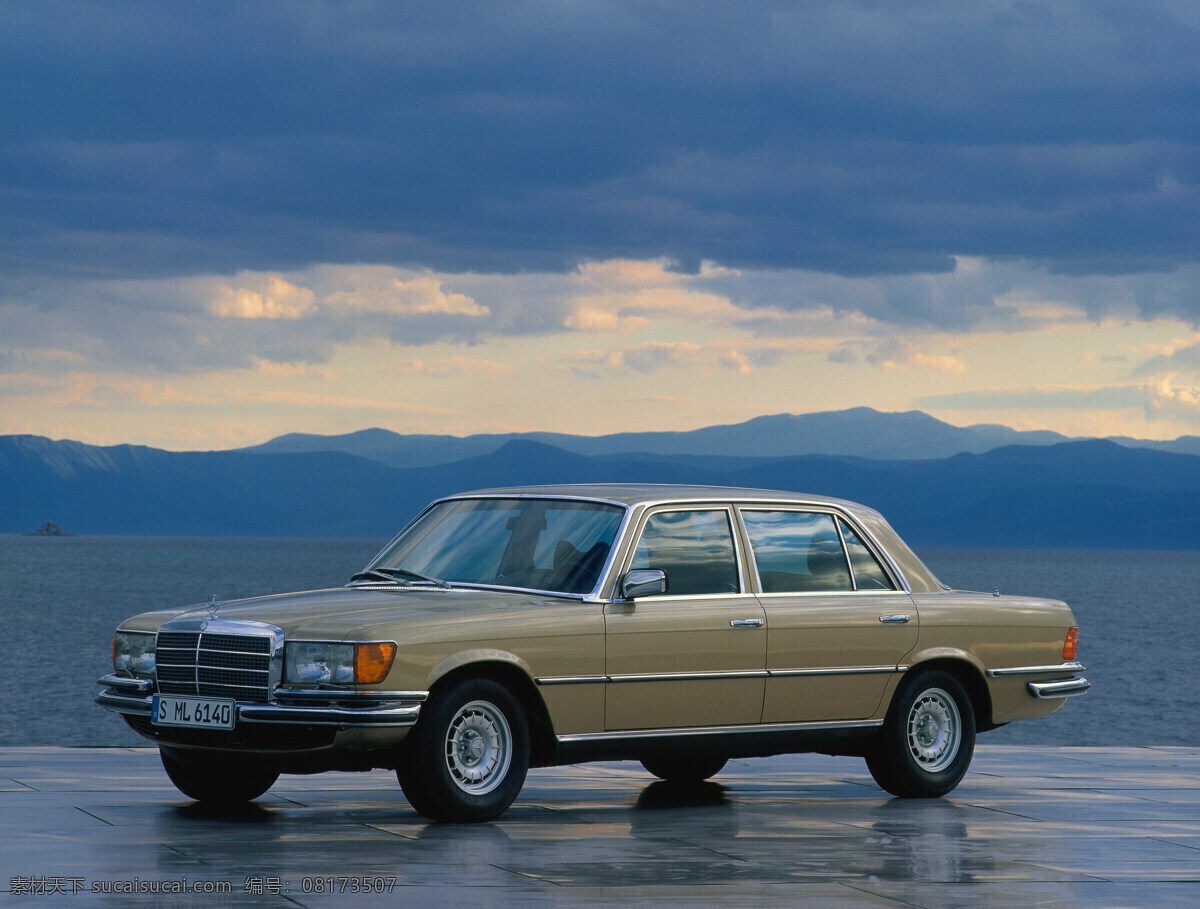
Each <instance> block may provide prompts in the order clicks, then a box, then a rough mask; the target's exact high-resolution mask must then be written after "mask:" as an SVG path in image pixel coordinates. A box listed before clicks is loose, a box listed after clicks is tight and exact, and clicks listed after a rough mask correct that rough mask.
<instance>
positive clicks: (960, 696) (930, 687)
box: [867, 670, 975, 798]
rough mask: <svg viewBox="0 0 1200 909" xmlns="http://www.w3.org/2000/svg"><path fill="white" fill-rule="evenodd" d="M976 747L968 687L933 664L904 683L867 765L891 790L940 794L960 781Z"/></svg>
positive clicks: (904, 793) (903, 794) (916, 794)
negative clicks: (933, 666)
mask: <svg viewBox="0 0 1200 909" xmlns="http://www.w3.org/2000/svg"><path fill="white" fill-rule="evenodd" d="M974 750H975V712H974V710H973V709H972V707H971V699H970V697H969V696H968V695H967V692H966V689H965V688H964V687H963V685H962V683H961V682H959V681H958V679H956V678H955V677H954V676H952V675H950V673H948V672H943V671H941V670H929V671H925V672H918V673H917V674H915V675H912V676H909V677H908V678H906V679H905V680H904V681H903V682H901V683H900V687H899V688H898V689H897V690H896V694H895V697H893V698H892V704H891V707H889V708H888V713H887V718H886V719H885V720H884V723H883V729H882V730H881V732H880V735H879V738H878V740H877V741H876V743H875V745H874V747H873V748H871V749H870V750H869V751H868V752H867V768H868V769H869V770H870V771H871V776H872V777H874V778H875V782H876V783H878V784H879V786H880V787H881V788H882V789H885V790H886V791H888V792H890V793H891V794H892V795H895V796H899V797H900V798H938V797H939V796H943V795H945V794H946V793H947V792H950V791H951V790H952V789H954V787H955V786H957V785H958V783H959V781H960V780H961V779H962V778H963V775H964V774H966V772H967V767H969V766H970V764H971V755H972V754H973V752H974Z"/></svg>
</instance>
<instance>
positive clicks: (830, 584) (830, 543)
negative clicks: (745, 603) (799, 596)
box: [742, 511, 854, 593]
mask: <svg viewBox="0 0 1200 909" xmlns="http://www.w3.org/2000/svg"><path fill="white" fill-rule="evenodd" d="M742 523H743V524H744V525H745V527H746V533H747V534H748V535H749V537H750V545H751V548H752V549H753V550H754V560H755V562H756V563H757V565H758V580H759V584H760V585H761V586H762V591H763V593H811V592H829V591H842V590H853V589H854V583H853V581H852V580H851V577H850V567H849V564H848V563H847V561H846V555H845V553H844V552H843V550H842V541H841V540H840V539H839V538H838V532H837V526H836V525H835V524H834V522H833V516H832V515H828V514H814V513H810V512H803V511H743V512H742Z"/></svg>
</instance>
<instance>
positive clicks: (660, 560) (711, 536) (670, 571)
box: [630, 509, 740, 595]
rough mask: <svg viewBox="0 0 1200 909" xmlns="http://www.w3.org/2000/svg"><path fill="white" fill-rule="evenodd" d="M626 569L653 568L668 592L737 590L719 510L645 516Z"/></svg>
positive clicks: (733, 556) (731, 551)
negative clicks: (659, 572)
mask: <svg viewBox="0 0 1200 909" xmlns="http://www.w3.org/2000/svg"><path fill="white" fill-rule="evenodd" d="M630 568H658V569H661V570H662V571H665V572H666V574H667V593H668V594H672V595H688V594H704V593H737V592H738V591H739V590H740V584H739V581H738V567H737V555H736V553H735V551H734V548H733V533H732V531H731V529H730V526H729V514H728V513H727V512H726V511H724V510H716V509H714V510H702V511H701V510H697V511H660V512H658V513H656V514H653V515H651V516H650V518H649V519H648V520H647V521H646V526H645V527H644V528H643V530H642V538H641V540H640V541H639V542H638V545H637V549H636V550H635V552H634V554H633V562H632V564H631V565H630Z"/></svg>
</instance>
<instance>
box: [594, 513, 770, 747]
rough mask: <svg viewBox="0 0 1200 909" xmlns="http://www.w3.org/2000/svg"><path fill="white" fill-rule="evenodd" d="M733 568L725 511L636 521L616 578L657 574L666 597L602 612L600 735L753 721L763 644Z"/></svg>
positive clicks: (750, 598)
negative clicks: (622, 573)
mask: <svg viewBox="0 0 1200 909" xmlns="http://www.w3.org/2000/svg"><path fill="white" fill-rule="evenodd" d="M743 564H744V563H743V560H742V558H741V553H740V551H739V546H738V542H737V535H736V534H735V533H734V530H733V514H732V509H730V508H728V507H724V506H696V507H689V508H679V507H665V508H660V509H657V510H654V511H652V512H650V513H649V514H648V515H647V516H646V518H645V520H644V522H643V524H642V526H641V528H640V534H639V538H638V542H637V544H636V545H635V547H634V548H633V550H632V553H631V555H630V557H629V559H628V562H627V564H626V566H625V569H626V570H633V569H645V568H649V569H655V568H657V569H660V570H662V571H664V572H665V573H666V576H667V591H666V593H663V594H656V595H654V596H642V597H638V598H636V599H633V600H628V601H624V600H617V601H615V602H612V603H609V604H607V605H606V607H605V647H606V657H605V663H606V672H607V677H608V682H607V693H606V698H605V727H606V728H607V729H609V730H624V729H668V728H682V727H697V726H729V725H748V724H754V723H757V722H758V721H759V718H760V716H761V714H762V701H763V691H764V679H765V676H766V671H765V660H766V640H767V636H766V629H765V628H764V621H765V617H764V613H763V608H762V606H761V605H760V603H759V602H758V600H757V598H756V597H755V596H754V595H753V594H752V593H749V592H748V591H747V588H746V583H745V576H744V575H745V572H744V569H743Z"/></svg>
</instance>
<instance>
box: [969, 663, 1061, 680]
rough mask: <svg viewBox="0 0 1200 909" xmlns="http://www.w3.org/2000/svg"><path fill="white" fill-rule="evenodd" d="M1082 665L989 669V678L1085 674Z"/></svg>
mask: <svg viewBox="0 0 1200 909" xmlns="http://www.w3.org/2000/svg"><path fill="white" fill-rule="evenodd" d="M1083 669H1084V666H1083V664H1082V663H1078V662H1070V663H1059V664H1058V665H1057V666H1006V667H1003V668H1001V669H989V670H988V671H987V675H988V678H990V679H994V678H997V677H998V676H1005V675H1039V674H1040V673H1043V672H1083Z"/></svg>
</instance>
